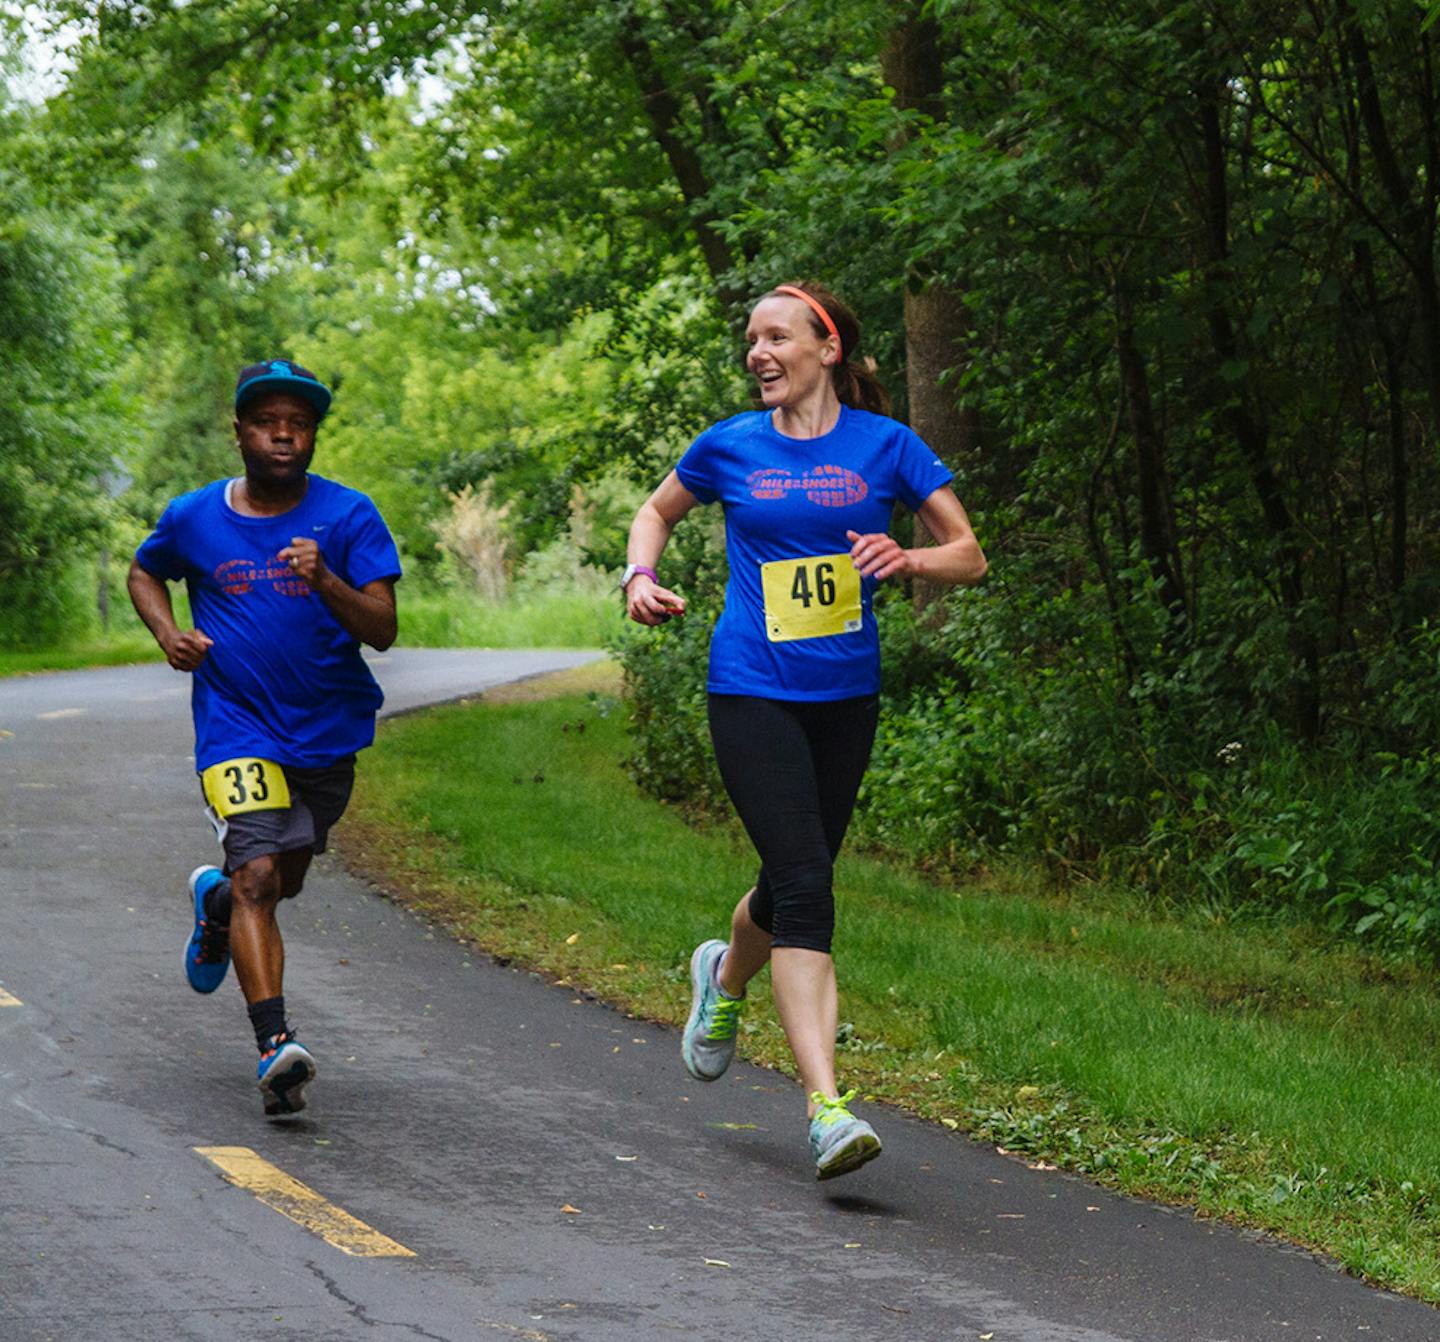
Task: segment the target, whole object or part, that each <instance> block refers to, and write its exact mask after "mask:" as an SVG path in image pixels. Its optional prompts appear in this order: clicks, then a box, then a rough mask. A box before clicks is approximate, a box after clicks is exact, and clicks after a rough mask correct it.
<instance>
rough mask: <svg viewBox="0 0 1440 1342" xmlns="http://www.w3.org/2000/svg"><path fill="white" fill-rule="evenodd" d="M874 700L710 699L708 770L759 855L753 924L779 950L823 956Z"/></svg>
mask: <svg viewBox="0 0 1440 1342" xmlns="http://www.w3.org/2000/svg"><path fill="white" fill-rule="evenodd" d="M879 707H880V702H879V697H878V696H877V695H873V694H869V695H865V696H863V697H862V698H859V699H836V700H830V701H827V702H824V703H809V702H796V701H791V700H785V699H757V698H752V697H750V696H748V695H735V694H712V695H711V696H710V737H711V740H712V741H713V742H714V743H715V761H716V763H717V764H718V765H719V766H720V777H721V778H722V779H724V781H725V790H726V791H727V792H728V793H729V794H730V800H731V801H732V802H734V804H735V809H736V811H737V812H739V815H740V820H741V822H742V823H743V824H744V826H745V832H746V833H747V834H748V835H749V836H750V841H751V843H753V844H754V845H755V850H756V852H758V853H759V854H760V864H761V865H760V875H759V876H758V877H757V878H756V881H755V893H754V894H753V895H751V897H750V917H751V918H752V919H754V921H755V923H756V924H757V925H758V926H760V927H762V928H764V930H765V931H767V932H769V933H770V934H771V935H772V936H773V937H774V938H775V942H774V944H775V945H776V946H797V947H802V948H803V949H805V950H812V951H824V952H826V953H828V952H829V950H830V938H831V936H832V934H833V933H834V930H835V896H834V893H833V889H832V885H831V872H832V870H833V868H834V864H835V855H836V854H837V853H838V852H839V851H840V844H841V843H842V842H843V841H844V838H845V830H846V827H847V826H848V825H849V824H850V815H851V812H853V811H854V809H855V795H856V793H857V792H859V790H860V780H861V779H862V778H863V777H864V775H865V766H866V765H867V764H869V762H870V748H871V746H872V745H873V744H874V742H875V724H876V721H877V719H878V716H879Z"/></svg>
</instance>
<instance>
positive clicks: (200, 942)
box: [185, 867, 230, 993]
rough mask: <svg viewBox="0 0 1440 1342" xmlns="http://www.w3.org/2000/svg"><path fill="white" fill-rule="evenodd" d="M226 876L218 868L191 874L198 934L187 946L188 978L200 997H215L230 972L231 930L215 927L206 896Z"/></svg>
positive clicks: (196, 933) (198, 869)
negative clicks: (207, 912)
mask: <svg viewBox="0 0 1440 1342" xmlns="http://www.w3.org/2000/svg"><path fill="white" fill-rule="evenodd" d="M224 879H225V873H224V872H222V871H221V870H220V868H219V867H196V868H195V870H194V871H192V872H191V873H190V895H191V897H192V898H193V899H194V901H195V930H194V931H193V932H191V933H190V940H189V941H187V942H186V943H185V977H186V978H187V979H189V980H190V986H191V987H192V988H194V989H195V991H196V992H197V993H213V992H214V991H215V989H216V988H218V987H219V986H220V985H221V984H222V983H223V982H224V981H225V973H226V971H227V970H228V969H229V968H230V929H229V928H228V927H216V926H215V925H214V924H213V923H212V922H211V921H210V920H209V919H208V918H207V917H206V916H205V896H206V895H208V894H209V893H210V892H211V891H212V890H213V889H214V888H215V887H216V886H217V885H219V884H220V882H221V881H223V880H224Z"/></svg>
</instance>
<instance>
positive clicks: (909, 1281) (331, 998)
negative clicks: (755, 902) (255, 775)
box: [0, 651, 1440, 1342]
mask: <svg viewBox="0 0 1440 1342" xmlns="http://www.w3.org/2000/svg"><path fill="white" fill-rule="evenodd" d="M586 656H587V654H553V653H543V652H542V653H494V652H464V651H453V652H420V651H397V652H392V653H391V654H389V655H387V656H385V657H382V658H376V659H375V669H376V673H377V675H378V676H379V677H380V678H381V681H382V683H383V684H384V686H385V688H386V693H387V696H388V703H387V711H397V710H404V709H409V708H414V707H417V706H419V705H421V704H424V703H427V702H437V701H440V700H444V699H452V698H457V697H463V696H465V695H467V694H472V693H475V692H477V691H480V690H483V689H485V688H487V687H488V686H491V685H494V684H497V683H500V682H502V681H505V680H510V679H515V678H519V677H524V676H528V675H533V674H536V673H538V672H541V671H544V670H548V669H552V668H555V667H559V666H565V665H574V664H575V663H576V662H577V661H581V660H584V659H585V657H586ZM187 696H188V688H187V682H186V681H185V679H184V678H183V677H182V676H180V675H178V674H177V673H174V672H171V671H170V670H168V668H165V667H163V666H146V667H132V668H117V669H112V670H101V671H87V672H62V673H56V674H53V675H46V676H34V677H26V678H20V679H12V680H4V681H0V989H3V991H0V1003H5V1002H8V1003H9V1005H0V1170H3V1177H0V1342H38V1340H39V1339H56V1340H57V1342H91V1340H92V1339H93V1340H94V1342H114V1340H115V1339H126V1340H127V1342H148V1339H162V1338H163V1339H167V1342H169V1340H170V1339H191V1338H194V1339H267V1340H268V1339H277V1340H279V1339H296V1340H298V1339H305V1340H306V1342H322V1340H324V1339H374V1340H376V1342H379V1340H382V1339H386V1338H396V1339H401V1338H429V1339H448V1340H450V1342H462V1340H463V1339H485V1338H490V1337H514V1338H525V1339H532V1342H546V1340H548V1339H554V1340H555V1342H570V1340H572V1339H574V1340H575V1342H609V1340H610V1339H627V1340H628V1339H641V1340H642V1342H643V1340H644V1339H651V1338H656V1339H663V1338H673V1337H685V1336H687V1335H690V1336H693V1337H695V1338H704V1339H711V1338H713V1339H716V1342H751V1340H752V1339H753V1340H754V1342H761V1339H764V1340H765V1342H771V1340H778V1342H810V1340H811V1339H814V1340H815V1342H821V1340H822V1339H823V1340H824V1342H872V1340H874V1342H891V1340H892V1339H894V1340H896V1342H899V1340H900V1339H904V1342H939V1340H940V1339H945V1340H947V1342H948V1340H949V1339H957V1340H958V1339H971V1340H977V1339H978V1340H980V1342H991V1340H993V1342H1120V1340H1121V1339H1125V1340H1126V1342H1252V1340H1253V1342H1259V1340H1260V1339H1265V1340H1266V1342H1268V1340H1270V1339H1276V1340H1277V1342H1278V1340H1280V1339H1284V1340H1285V1342H1298V1340H1300V1339H1323V1340H1324V1342H1331V1339H1357V1340H1365V1339H1368V1340H1369V1342H1381V1340H1382V1339H1383V1340H1384V1342H1412V1340H1413V1342H1421V1340H1422V1339H1423V1340H1424V1342H1433V1340H1434V1339H1435V1338H1436V1337H1437V1335H1440V1314H1437V1313H1436V1312H1435V1311H1434V1310H1431V1309H1430V1308H1428V1307H1426V1306H1423V1305H1420V1304H1417V1303H1415V1302H1413V1301H1409V1300H1404V1299H1401V1298H1398V1297H1396V1296H1394V1295H1391V1294H1388V1293H1385V1292H1380V1291H1376V1290H1373V1289H1370V1288H1368V1287H1366V1286H1364V1285H1363V1284H1361V1283H1359V1282H1357V1281H1354V1280H1352V1279H1350V1278H1348V1277H1346V1276H1345V1275H1343V1274H1342V1273H1340V1272H1338V1271H1337V1270H1335V1269H1334V1268H1333V1266H1331V1265H1328V1264H1326V1263H1325V1262H1323V1261H1321V1260H1319V1259H1317V1258H1315V1257H1312V1256H1311V1255H1309V1254H1306V1253H1303V1252H1300V1251H1297V1250H1293V1249H1287V1248H1285V1247H1283V1246H1280V1245H1277V1244H1275V1243H1272V1242H1268V1241H1265V1240H1263V1239H1259V1238H1256V1237H1253V1236H1247V1235H1244V1234H1241V1233H1239V1232H1236V1231H1234V1230H1232V1229H1230V1228H1228V1227H1225V1226H1218V1225H1215V1224H1211V1223H1206V1222H1202V1221H1199V1220H1196V1219H1195V1218H1194V1217H1193V1216H1191V1215H1190V1214H1188V1213H1186V1212H1184V1211H1178V1210H1171V1209H1165V1208H1161V1207H1156V1206H1153V1205H1150V1204H1147V1203H1142V1202H1138V1201H1134V1200H1131V1199H1126V1198H1121V1197H1116V1196H1112V1195H1110V1194H1107V1193H1104V1192H1101V1191H1100V1190H1098V1189H1096V1188H1093V1187H1091V1186H1089V1185H1087V1184H1086V1183H1084V1182H1082V1181H1080V1180H1077V1179H1073V1178H1069V1177H1067V1176H1064V1175H1061V1174H1058V1173H1055V1172H1051V1171H1044V1170H1035V1169H1030V1168H1027V1167H1026V1166H1025V1165H1024V1164H1023V1163H1021V1162H1018V1161H1015V1160H1013V1159H1007V1158H1004V1157H1002V1156H1000V1155H998V1154H997V1153H996V1152H995V1151H994V1150H993V1149H991V1148H988V1147H983V1146H980V1145H977V1144H975V1143H972V1142H969V1141H967V1140H965V1139H964V1138H963V1137H961V1136H959V1135H957V1134H954V1133H950V1132H947V1131H946V1130H944V1129H943V1128H937V1127H933V1126H930V1125H927V1124H923V1123H920V1122H918V1121H916V1120H913V1119H911V1118H908V1117H906V1116H905V1115H903V1114H899V1113H897V1112H894V1111H889V1110H886V1109H884V1108H881V1107H879V1106H866V1105H860V1106H857V1109H858V1110H859V1111H860V1112H861V1113H863V1114H865V1115H866V1116H867V1117H869V1118H870V1119H871V1120H872V1121H873V1122H874V1123H875V1125H876V1127H877V1128H878V1129H879V1131H880V1132H881V1134H882V1136H883V1138H884V1141H885V1154H884V1155H883V1156H882V1157H881V1159H880V1160H878V1161H876V1162H874V1163H873V1164H871V1165H869V1166H867V1167H866V1168H865V1169H864V1170H862V1171H860V1172H858V1173H856V1174H854V1175H851V1176H849V1177H848V1178H845V1179H841V1180H837V1181H835V1182H833V1183H829V1184H817V1183H816V1182H815V1181H814V1179H813V1176H812V1174H811V1172H810V1170H809V1168H808V1166H807V1160H806V1152H805V1140H804V1138H805V1124H804V1117H803V1113H804V1111H803V1100H802V1097H801V1096H800V1093H799V1091H798V1089H797V1087H796V1086H794V1085H793V1084H792V1083H791V1082H789V1081H786V1080H785V1079H783V1078H781V1077H778V1076H776V1075H775V1074H774V1073H770V1072H766V1071H763V1070H760V1069H757V1068H754V1067H750V1066H746V1065H737V1066H735V1067H734V1068H732V1069H731V1072H730V1073H729V1074H728V1075H727V1076H726V1077H725V1078H724V1079H723V1080H721V1081H719V1082H717V1083H715V1084H713V1085H710V1086H704V1085H698V1084H696V1083H694V1082H691V1081H690V1080H689V1079H688V1078H687V1077H686V1075H685V1073H684V1072H683V1070H682V1069H681V1067H680V1063H679V1056H678V1053H679V1049H678V1043H679V1041H678V1036H677V1034H676V1032H675V1031H674V1030H672V1029H667V1028H663V1027H659V1026H655V1025H651V1024H648V1023H645V1022H640V1021H636V1020H632V1019H629V1018H627V1017H626V1016H624V1015H622V1014H620V1013H617V1012H615V1011H613V1010H610V1009H608V1008H606V1007H605V1006H603V1005H601V1004H598V1003H595V1002H593V1001H590V1000H587V999H585V998H583V997H580V996H577V995H576V994H575V992H574V991H573V990H571V989H569V988H567V987H565V986H561V985H555V984H552V983H548V982H546V981H543V980H542V979H540V978H539V977H538V976H536V975H532V974H529V973H526V972H522V971H519V970H517V969H515V968H513V967H506V966H502V965H499V964H496V963H494V962H492V961H490V960H489V959H487V958H486V957H484V956H482V955H480V954H478V953H475V952H474V951H472V950H471V949H470V948H468V947H465V946H463V945H460V944H458V943H456V942H455V941H454V940H452V939H451V938H449V937H448V936H447V935H445V934H444V933H443V932H440V931H437V930H435V929H434V928H432V927H430V926H427V924H426V923H425V922H424V921H423V920H421V919H420V918H418V917H416V916H414V915H412V914H410V913H408V912H406V911H404V910H402V909H400V908H397V907H396V906H395V905H393V904H391V903H389V902H387V901H386V900H385V899H383V898H382V897H380V896H379V895H378V894H377V893H376V892H374V891H373V890H371V889H370V888H368V887H367V886H366V885H365V883H364V882H363V881H361V880H359V879H357V878H356V877H354V876H352V875H349V874H347V873H346V872H345V871H344V870H343V869H342V868H341V866H340V865H339V864H338V862H337V861H335V860H334V859H333V858H332V857H330V856H327V857H324V858H322V859H320V860H319V861H318V862H317V863H316V866H315V869H314V872H313V874H312V877H311V879H310V881H309V883H308V884H307V887H306V890H305V892H304V894H303V895H302V896H301V898H300V899H299V900H297V901H295V902H294V903H293V904H290V905H288V906H286V907H285V908H284V909H283V913H282V922H283V926H284V929H285V936H286V947H287V955H288V969H287V977H286V984H287V994H286V997H287V1002H288V1003H289V1005H290V1008H291V1016H292V1020H293V1021H294V1022H295V1023H296V1025H297V1027H298V1029H299V1031H300V1033H301V1037H302V1038H303V1039H304V1040H305V1041H306V1042H307V1044H309V1045H310V1047H311V1048H312V1049H313V1050H314V1052H315V1054H316V1056H317V1059H318V1063H319V1068H320V1075H319V1078H318V1080H317V1081H316V1083H315V1085H314V1086H313V1087H312V1102H311V1107H310V1109H309V1110H307V1111H306V1114H305V1116H304V1117H303V1118H302V1119H300V1120H297V1121H294V1122H291V1123H286V1124H279V1123H267V1122H266V1121H264V1120H263V1118H262V1117H261V1109H260V1101H259V1096H258V1094H257V1093H256V1091H255V1089H254V1084H253V1081H254V1056H255V1055H254V1052H253V1045H252V1042H251V1039H250V1034H249V1027H248V1022H247V1021H246V1018H245V1014H244V1011H243V1003H242V1001H241V999H240V995H239V992H238V989H237V988H235V987H234V986H233V975H232V976H231V979H230V980H228V981H227V982H226V984H225V985H224V986H223V987H222V989H221V990H220V991H219V992H218V993H216V994H215V995H214V996H213V997H199V996H197V995H196V994H194V993H192V992H191V991H190V989H189V988H188V987H187V986H186V984H185V981H184V977H183V972H182V969H181V948H182V946H183V944H184V941H185V938H186V936H187V935H188V931H189V912H188V897H187V894H186V892H185V889H184V880H185V877H186V875H187V874H188V873H189V871H190V869H191V868H192V867H193V866H195V865H196V864H197V863H200V862H203V861H206V860H209V859H211V858H212V857H213V856H214V855H215V854H216V853H217V852H218V849H217V848H216V847H215V845H214V843H213V840H212V839H211V838H210V837H209V831H208V829H207V827H206V825H205V822H204V821H203V819H202V817H201V815H200V812H199V808H198V802H197V790H196V785H195V780H194V775H193V771H192V770H193V761H192V758H191V736H190V726H189V714H188V704H187ZM363 767H364V759H363V756H362V759H361V768H362V769H363ZM337 841H338V843H339V845H340V846H342V847H343V843H344V837H343V824H342V826H341V828H340V830H338V831H337ZM656 871H657V879H663V873H664V861H663V855H658V854H657V857H656ZM683 897H684V892H683V891H676V898H683ZM215 1148H243V1149H244V1150H245V1151H248V1152H251V1153H253V1154H254V1157H256V1158H258V1159H259V1160H262V1161H264V1162H267V1163H268V1166H270V1167H273V1168H274V1170H275V1171H277V1172H278V1173H277V1175H276V1176H275V1177H276V1178H281V1179H283V1178H288V1179H291V1180H297V1181H299V1183H300V1184H301V1185H303V1186H304V1190H308V1193H307V1194H305V1196H303V1197H302V1196H301V1194H297V1193H292V1194H290V1195H289V1196H290V1201H289V1203H288V1204H286V1205H288V1206H289V1208H290V1211H291V1213H292V1214H293V1215H294V1216H296V1217H298V1218H299V1219H298V1220H297V1219H291V1217H290V1216H287V1215H281V1214H279V1213H278V1212H277V1211H276V1210H274V1209H272V1205H268V1204H267V1202H265V1201H262V1200H261V1197H260V1196H259V1195H257V1193H256V1192H255V1191H252V1190H251V1189H250V1188H247V1187H242V1186H239V1185H237V1184H235V1183H232V1182H230V1181H229V1180H227V1178H226V1176H225V1174H224V1173H222V1171H221V1169H220V1168H219V1167H218V1166H217V1164H216V1162H215V1160H214V1159H212V1158H211V1157H209V1156H207V1155H205V1154H203V1153H204V1152H206V1151H213V1150H214V1149H215ZM304 1190H302V1192H303V1191H304ZM271 1193H272V1195H271V1197H270V1202H271V1203H274V1202H275V1201H276V1200H277V1198H278V1200H279V1201H281V1202H284V1196H283V1193H282V1195H276V1194H274V1191H273V1188H272V1190H271ZM315 1206H318V1207H321V1208H324V1209H328V1208H338V1209H341V1211H343V1213H346V1214H348V1215H349V1216H350V1217H353V1218H358V1221H359V1222H362V1223H363V1226H364V1227H368V1228H370V1230H371V1231H373V1232H375V1234H376V1235H379V1236H384V1237H388V1238H387V1239H386V1240H385V1243H387V1244H393V1246H394V1248H393V1250H392V1253H393V1254H394V1255H396V1256H375V1257H371V1256H362V1255H361V1254H356V1253H351V1252H345V1251H344V1250H342V1249H341V1248H339V1247H336V1244H335V1242H334V1238H335V1237H334V1235H333V1234H332V1235H331V1238H329V1239H327V1238H325V1237H324V1234H325V1233H326V1232H325V1230H324V1225H323V1224H322V1222H323V1217H320V1218H318V1220H317V1219H316V1218H311V1219H310V1220H307V1210H306V1209H307V1208H311V1207H315ZM366 1242H367V1241H364V1240H363V1237H362V1239H360V1240H355V1241H352V1242H351V1247H352V1248H354V1247H355V1245H356V1244H357V1243H358V1244H361V1245H362V1248H363V1245H364V1244H365V1243H366ZM402 1252H403V1253H404V1254H405V1255H406V1256H398V1255H400V1254H401V1253H402Z"/></svg>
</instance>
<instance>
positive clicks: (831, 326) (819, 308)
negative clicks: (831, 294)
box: [774, 284, 845, 359]
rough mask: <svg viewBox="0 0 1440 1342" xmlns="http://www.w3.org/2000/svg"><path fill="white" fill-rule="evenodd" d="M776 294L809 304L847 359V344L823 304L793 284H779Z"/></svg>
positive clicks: (776, 287)
mask: <svg viewBox="0 0 1440 1342" xmlns="http://www.w3.org/2000/svg"><path fill="white" fill-rule="evenodd" d="M774 292H775V293H777V294H794V295H795V297H796V298H798V299H800V300H802V301H803V302H806V303H809V304H810V306H811V307H812V308H814V309H815V315H816V316H817V317H819V318H820V320H821V321H822V322H824V323H825V329H826V330H827V331H829V332H830V334H831V335H832V336H834V337H835V345H836V347H837V348H838V349H839V351H840V357H841V358H842V359H843V358H844V357H845V342H844V341H843V340H841V339H840V332H839V331H837V330H836V329H835V322H834V319H833V318H832V317H831V316H830V314H829V313H828V312H826V311H825V307H824V305H823V304H821V303H818V302H816V300H815V299H813V298H811V297H810V295H809V294H807V293H806V292H805V290H804V289H797V288H796V287H795V286H794V285H793V284H777V285H776V286H775V290H774Z"/></svg>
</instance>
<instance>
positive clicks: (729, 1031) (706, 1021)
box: [680, 941, 744, 1081]
mask: <svg viewBox="0 0 1440 1342" xmlns="http://www.w3.org/2000/svg"><path fill="white" fill-rule="evenodd" d="M725 948H726V943H725V942H723V941H702V942H701V943H700V944H699V945H698V946H697V947H695V953H694V954H693V955H692V956H691V957H690V988H691V991H692V993H693V997H692V999H691V1006H690V1019H689V1020H688V1021H686V1022H685V1033H684V1035H682V1036H681V1039H680V1059H681V1061H682V1062H683V1063H684V1064H685V1070H686V1071H687V1072H689V1073H690V1075H691V1076H693V1077H694V1078H695V1080H697V1081H714V1080H716V1079H717V1078H718V1077H721V1076H723V1075H724V1074H725V1069H726V1068H727V1067H728V1066H730V1059H731V1058H733V1057H734V1056H735V1031H736V1030H737V1029H738V1028H739V1025H740V1008H741V1006H743V1005H744V999H743V998H740V997H727V996H726V995H725V994H724V993H723V992H721V991H720V985H719V984H718V983H717V982H716V981H715V969H716V966H717V965H718V964H719V963H720V957H721V956H722V955H724V954H725Z"/></svg>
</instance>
